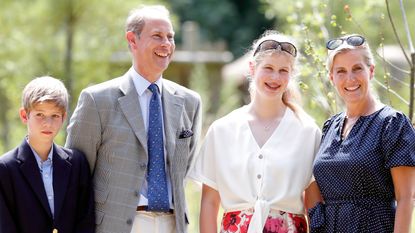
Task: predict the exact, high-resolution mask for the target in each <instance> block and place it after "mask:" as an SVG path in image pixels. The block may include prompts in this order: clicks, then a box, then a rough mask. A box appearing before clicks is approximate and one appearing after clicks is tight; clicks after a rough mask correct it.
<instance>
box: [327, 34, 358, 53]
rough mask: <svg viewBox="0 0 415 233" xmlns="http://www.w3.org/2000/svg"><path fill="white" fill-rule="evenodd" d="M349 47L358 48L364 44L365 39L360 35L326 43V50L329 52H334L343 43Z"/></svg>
mask: <svg viewBox="0 0 415 233" xmlns="http://www.w3.org/2000/svg"><path fill="white" fill-rule="evenodd" d="M345 41H346V43H347V44H348V45H351V46H360V45H362V44H363V43H365V38H364V37H363V36H360V35H353V36H349V37H346V38H336V39H331V40H329V41H327V44H326V48H327V49H329V50H335V49H337V48H338V47H339V46H340V45H342V44H343V43H344V42H345Z"/></svg>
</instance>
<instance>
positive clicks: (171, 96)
mask: <svg viewBox="0 0 415 233" xmlns="http://www.w3.org/2000/svg"><path fill="white" fill-rule="evenodd" d="M174 85H175V84H174V83H173V82H171V81H169V80H166V79H163V86H162V87H163V91H162V93H163V94H162V97H161V101H162V106H163V121H164V133H165V136H166V142H165V147H166V150H167V155H168V156H169V157H170V156H172V155H173V153H174V149H175V146H176V136H177V132H178V130H179V129H180V128H181V125H180V122H181V121H180V118H181V117H182V114H183V110H184V97H183V96H181V95H179V93H178V91H177V90H176V89H175V87H174ZM120 90H121V92H122V93H123V94H124V96H121V97H119V98H118V102H119V104H120V107H121V110H122V112H123V113H124V115H125V116H126V119H127V121H128V123H129V125H130V126H131V128H132V129H133V131H134V134H135V136H136V137H137V138H138V140H139V141H140V143H141V145H142V147H143V148H144V151H146V152H147V135H146V131H145V127H144V122H143V117H142V112H141V108H140V106H139V105H140V103H138V101H137V99H138V94H137V91H136V90H135V87H134V82H133V80H132V77H131V76H129V75H128V72H127V73H126V74H125V75H124V76H123V77H122V79H121V82H120ZM131 103H134V104H131ZM137 113H139V114H137Z"/></svg>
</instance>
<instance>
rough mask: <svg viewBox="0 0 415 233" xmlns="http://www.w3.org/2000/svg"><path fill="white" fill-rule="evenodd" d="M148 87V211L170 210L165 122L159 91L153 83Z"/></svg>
mask: <svg viewBox="0 0 415 233" xmlns="http://www.w3.org/2000/svg"><path fill="white" fill-rule="evenodd" d="M148 89H150V91H151V92H152V93H153V95H152V96H151V100H150V107H149V111H150V113H149V117H148V140H147V146H148V172H147V183H148V192H147V199H148V211H159V212H168V211H169V209H170V205H169V195H168V192H167V181H166V171H165V169H164V164H165V163H164V146H163V123H162V117H161V107H160V105H161V104H160V98H159V91H158V87H157V85H156V84H154V83H152V84H151V85H150V86H149V87H148Z"/></svg>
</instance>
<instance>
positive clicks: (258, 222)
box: [248, 200, 270, 233]
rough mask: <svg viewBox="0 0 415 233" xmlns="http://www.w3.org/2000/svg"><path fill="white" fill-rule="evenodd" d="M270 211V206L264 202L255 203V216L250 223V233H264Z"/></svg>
mask: <svg viewBox="0 0 415 233" xmlns="http://www.w3.org/2000/svg"><path fill="white" fill-rule="evenodd" d="M269 211H270V204H269V203H268V202H267V201H264V200H257V201H256V202H255V207H254V214H253V215H252V218H251V222H250V223H249V228H248V233H262V231H263V229H264V226H265V222H266V220H267V218H268V215H269Z"/></svg>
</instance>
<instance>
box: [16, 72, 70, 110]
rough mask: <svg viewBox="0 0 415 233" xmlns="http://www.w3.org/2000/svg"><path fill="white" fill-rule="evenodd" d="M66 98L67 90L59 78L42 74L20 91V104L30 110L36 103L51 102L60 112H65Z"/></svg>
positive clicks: (66, 107) (66, 106)
mask: <svg viewBox="0 0 415 233" xmlns="http://www.w3.org/2000/svg"><path fill="white" fill-rule="evenodd" d="M68 98H69V96H68V91H67V90H66V88H65V85H64V84H63V83H62V82H61V81H60V80H58V79H56V78H53V77H50V76H43V77H38V78H35V79H33V80H32V81H30V82H29V83H28V84H27V85H26V86H25V88H24V89H23V93H22V106H23V108H24V109H25V110H26V111H27V112H30V110H31V109H33V107H34V106H35V105H36V104H38V103H41V102H51V103H55V104H56V106H57V107H58V108H60V109H61V110H62V113H66V112H67V109H68Z"/></svg>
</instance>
